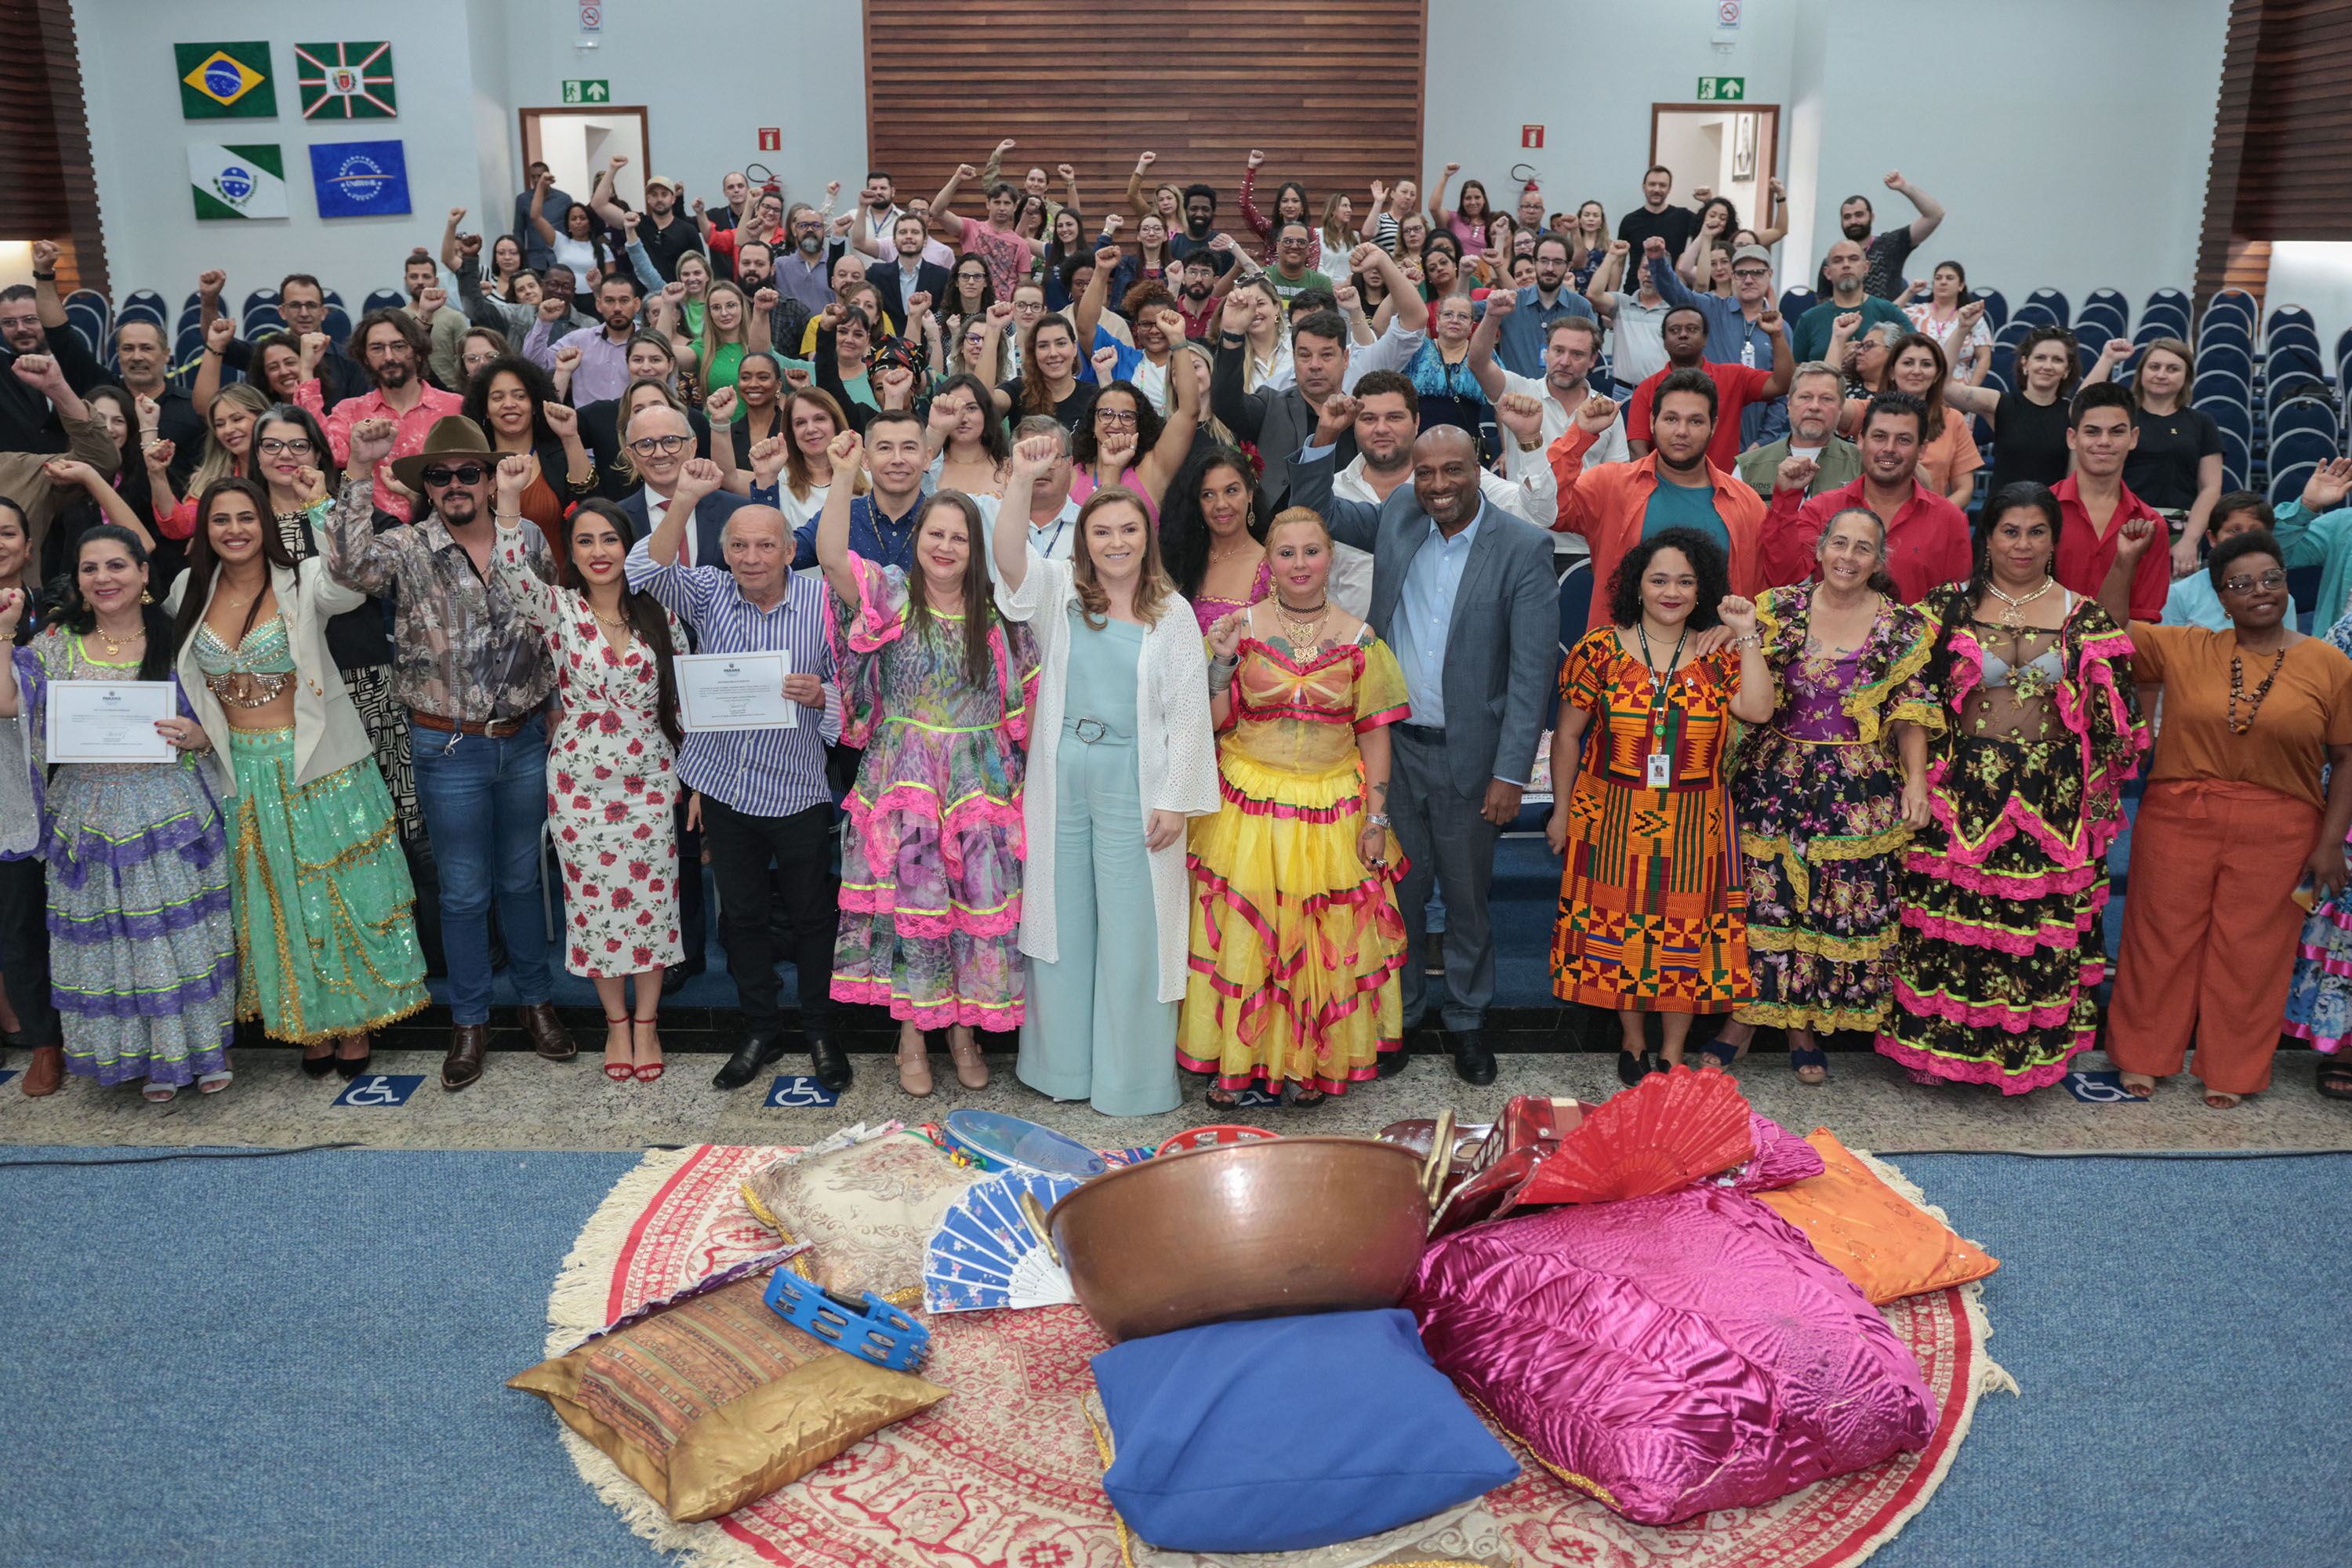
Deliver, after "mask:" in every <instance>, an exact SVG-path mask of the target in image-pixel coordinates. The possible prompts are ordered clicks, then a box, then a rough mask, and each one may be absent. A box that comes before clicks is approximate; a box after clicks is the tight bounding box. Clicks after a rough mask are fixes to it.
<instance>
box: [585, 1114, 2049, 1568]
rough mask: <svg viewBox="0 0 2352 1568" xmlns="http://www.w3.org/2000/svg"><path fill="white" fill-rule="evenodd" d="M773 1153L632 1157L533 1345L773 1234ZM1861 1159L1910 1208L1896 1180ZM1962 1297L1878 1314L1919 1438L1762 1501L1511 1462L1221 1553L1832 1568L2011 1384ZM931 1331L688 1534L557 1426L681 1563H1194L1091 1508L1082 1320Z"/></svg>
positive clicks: (1975, 1306) (958, 1322)
mask: <svg viewBox="0 0 2352 1568" xmlns="http://www.w3.org/2000/svg"><path fill="white" fill-rule="evenodd" d="M785 1152H788V1151H786V1150H783V1149H773V1148H770V1149H755V1148H731V1147H722V1146H719V1145H705V1146H703V1147H701V1148H696V1149H687V1150H677V1151H656V1152H652V1153H649V1154H647V1155H646V1158H645V1161H644V1163H642V1164H640V1165H639V1166H638V1167H637V1169H636V1170H635V1171H633V1172H631V1173H629V1174H628V1175H626V1176H624V1177H623V1178H622V1179H621V1180H620V1182H619V1183H618V1184H615V1185H614V1188H613V1191H612V1192H611V1193H610V1194H608V1195H607V1196H606V1198H605V1200H604V1204H603V1205H602V1206H601V1207H599V1208H598V1210H597V1212H596V1214H595V1215H594V1216H593V1218H592V1219H590V1221H589V1222H588V1226H587V1227H586V1228H585V1229H584V1230H583V1231H582V1232H581V1234H580V1238H579V1240H578V1242H577V1243H576V1244H575V1245H574V1247H573V1248H572V1254H571V1256H570V1257H569V1258H566V1259H565V1260H564V1267H563V1272H562V1277H561V1278H560V1279H558V1280H557V1281H556V1285H555V1289H554V1292H553V1294H552V1295H551V1297H550V1298H549V1300H548V1318H549V1322H550V1325H551V1331H550V1333H549V1335H548V1353H549V1354H550V1355H554V1354H558V1353H560V1352H562V1351H563V1350H565V1349H567V1348H569V1347H570V1346H571V1345H572V1344H574V1343H576V1342H578V1341H579V1340H580V1338H581V1337H582V1336H583V1335H584V1334H588V1333H592V1332H593V1331H595V1330H597V1329H599V1328H601V1327H602V1326H603V1325H604V1324H605V1323H607V1322H609V1321H612V1320H614V1319H615V1318H618V1317H620V1316H622V1315H623V1314H624V1313H625V1312H627V1311H629V1310H632V1309H634V1308H635V1307H637V1306H640V1305H642V1304H643V1303H645V1302H646V1301H648V1300H656V1299H658V1298H660V1297H663V1296H666V1295H667V1294H669V1293H670V1292H672V1291H675V1290H677V1289H681V1288H683V1287H685V1286H687V1285H689V1284H691V1283H693V1282H694V1281H695V1280H697V1279H701V1278H702V1277H704V1276H705V1275H708V1274H709V1273H711V1272H713V1271H714V1270H717V1269H719V1268H726V1267H728V1266H729V1265H730V1264H734V1263H739V1262H741V1261H743V1260H744V1259H746V1258H751V1257H753V1256H755V1255H757V1254H759V1253H761V1252H765V1251H768V1250H771V1249H772V1248H773V1247H775V1246H776V1245H777V1237H776V1233H775V1232H773V1231H772V1230H770V1229H769V1228H768V1227H767V1226H765V1225H763V1224H761V1222H760V1220H759V1219H757V1218H756V1217H754V1216H753V1215H752V1214H751V1211H750V1210H749V1209H748V1208H747V1207H746V1206H745V1205H744V1202H743V1197H742V1194H741V1191H740V1186H741V1184H742V1181H743V1178H744V1177H746V1176H748V1175H749V1174H751V1172H753V1171H754V1170H756V1169H758V1168H759V1167H760V1166H761V1165H763V1164H765V1163H767V1162H769V1161H770V1160H772V1159H774V1158H776V1157H777V1156H778V1155H780V1154H782V1153H785ZM1864 1158H1867V1156H1864ZM1871 1163H1872V1164H1873V1166H1874V1169H1875V1170H1876V1171H1877V1173H1878V1174H1879V1175H1881V1176H1882V1177H1884V1178H1885V1180H1886V1181H1887V1182H1888V1184H1890V1185H1892V1186H1893V1187H1895V1190H1896V1191H1898V1192H1901V1193H1903V1194H1905V1195H1906V1196H1907V1197H1909V1198H1910V1199H1911V1200H1912V1201H1913V1202H1915V1203H1917V1204H1919V1205H1921V1206H1922V1207H1927V1204H1926V1201H1925V1199H1924V1197H1922V1195H1921V1194H1919V1191H1918V1189H1917V1188H1916V1187H1915V1186H1913V1185H1912V1184H1910V1183H1909V1182H1908V1181H1906V1180H1905V1179H1904V1177H1903V1176H1902V1174H1901V1173H1899V1172H1896V1171H1895V1170H1894V1168H1893V1167H1891V1166H1888V1165H1885V1164H1884V1163H1879V1162H1875V1161H1874V1162H1871ZM1928 1212H1930V1213H1934V1214H1937V1217H1938V1218H1941V1217H1942V1215H1941V1213H1940V1212H1939V1211H1937V1210H1934V1209H1932V1208H1930V1209H1929V1211H1928ZM1981 1291H1982V1286H1981V1284H1972V1285H1967V1286H1962V1287H1960V1288H1958V1289H1950V1290H1943V1291H1937V1292H1935V1293H1933V1294H1929V1295H1925V1296H1914V1297H1909V1298H1906V1299H1905V1300H1900V1301H1896V1302H1895V1303H1893V1304H1892V1305H1890V1306H1888V1307H1886V1308H1885V1309H1884V1310H1885V1312H1886V1314H1887V1318H1888V1321H1890V1322H1891V1323H1893V1325H1894V1327H1895V1332H1896V1333H1898V1334H1899V1335H1901V1336H1902V1338H1903V1339H1904V1341H1905V1342H1906V1343H1908V1344H1909V1345H1910V1346H1911V1349H1912V1351H1913V1352H1914V1353H1915V1354H1916V1355H1917V1357H1918V1358H1919V1366H1920V1370H1921V1371H1922V1372H1923V1373H1925V1374H1926V1376H1927V1386H1928V1387H1929V1388H1930V1389H1931V1390H1932V1391H1934V1393H1935V1394H1936V1397H1937V1401H1938V1405H1939V1418H1938V1420H1937V1426H1936V1435H1935V1436H1934V1438H1933V1439H1932V1440H1931V1441H1930V1442H1929V1444H1928V1446H1927V1448H1926V1449H1924V1450H1922V1451H1921V1452H1919V1453H1916V1454H1905V1455H1901V1456H1898V1457H1897V1458H1895V1459H1893V1460H1890V1461H1888V1462H1887V1463H1885V1464H1884V1465H1880V1466H1877V1467H1875V1468H1872V1469H1868V1470H1864V1471H1862V1472H1860V1473H1859V1474H1856V1475H1851V1476H1844V1477H1841V1478H1838V1479H1834V1480H1828V1481H1823V1482H1821V1483H1820V1484H1818V1485H1816V1486H1811V1487H1808V1488H1806V1489H1804V1490H1802V1491H1800V1492H1795V1493H1792V1494H1791V1495H1790V1496H1788V1497H1785V1498H1782V1499H1781V1500H1779V1501H1778V1502H1776V1503H1773V1504H1772V1505H1770V1506H1769V1507H1767V1508H1759V1509H1743V1510H1725V1511H1719V1512H1715V1513H1709V1514H1706V1515H1703V1516H1701V1517H1700V1518H1698V1519H1696V1520H1692V1521H1687V1522H1685V1523H1683V1524H1679V1525H1674V1526H1671V1527H1666V1528H1663V1529H1661V1528H1654V1527H1651V1526H1646V1525H1638V1524H1632V1523H1628V1522H1627V1521H1624V1520H1622V1519H1619V1518H1618V1517H1617V1516H1616V1515H1614V1514H1612V1513H1611V1512H1610V1511H1609V1510H1607V1509H1605V1508H1603V1507H1602V1506H1601V1504H1600V1503H1599V1502H1597V1501H1595V1500H1592V1499H1591V1498H1589V1497H1586V1496H1584V1495H1583V1494H1582V1493H1580V1492H1578V1491H1575V1490H1573V1489H1570V1487H1569V1486H1567V1485H1566V1484H1565V1483H1563V1482H1561V1481H1559V1480H1558V1479H1555V1478H1554V1477H1553V1476H1552V1475H1551V1474H1550V1473H1549V1471H1547V1470H1545V1469H1544V1468H1542V1466H1540V1465H1539V1464H1538V1463H1536V1462H1535V1461H1534V1459H1533V1458H1532V1457H1530V1456H1528V1455H1527V1454H1526V1453H1525V1451H1524V1450H1520V1451H1519V1452H1520V1454H1521V1458H1522V1459H1523V1460H1524V1461H1525V1469H1524V1471H1523V1473H1522V1474H1521V1476H1520V1478H1519V1479H1517V1481H1515V1482H1513V1483H1512V1484H1511V1485H1509V1486H1507V1487H1505V1488H1502V1489H1499V1490H1496V1491H1494V1492H1490V1493H1488V1494H1487V1495H1486V1498H1485V1499H1484V1500H1483V1505H1484V1513H1483V1515H1480V1514H1477V1513H1476V1512H1475V1510H1474V1513H1473V1515H1472V1517H1471V1518H1470V1519H1469V1520H1468V1521H1453V1522H1452V1523H1451V1524H1449V1525H1448V1526H1447V1528H1446V1529H1444V1531H1438V1532H1437V1533H1434V1534H1433V1535H1432V1536H1430V1537H1429V1538H1428V1539H1426V1540H1425V1541H1423V1542H1419V1543H1417V1544H1415V1545H1413V1546H1411V1547H1408V1548H1406V1549H1405V1550H1403V1551H1392V1550H1381V1551H1379V1552H1376V1553H1368V1552H1365V1551H1358V1552H1354V1553H1352V1554H1349V1555H1345V1556H1339V1555H1332V1554H1329V1553H1321V1552H1317V1553H1292V1554H1288V1555H1286V1556H1274V1557H1253V1558H1249V1559H1246V1560H1243V1559H1233V1560H1231V1561H1232V1562H1234V1563H1241V1562H1244V1561H1246V1562H1247V1563H1251V1564H1258V1563H1265V1564H1269V1565H1271V1564H1287V1565H1293V1568H1371V1565H1373V1564H1377V1563H1387V1564H1402V1563H1414V1564H1415V1565H1416V1568H1449V1565H1453V1564H1460V1565H1463V1568H1486V1565H1487V1564H1493V1563H1519V1564H1525V1565H1527V1568H1570V1565H1574V1568H1591V1565H1593V1564H1608V1565H1610V1568H1669V1565H1671V1568H1738V1565H1745V1564H1753V1563H1771V1564H1773V1565H1774V1568H1846V1565H1848V1564H1851V1563H1860V1562H1861V1561H1863V1560H1864V1558H1866V1557H1868V1556H1869V1555H1870V1554H1871V1553H1872V1552H1874V1551H1876V1550H1877V1549H1878V1548H1879V1547H1880V1546H1881V1545H1883V1544H1885V1542H1887V1541H1889V1540H1892V1539H1893V1538H1894V1536H1895V1533H1896V1532H1897V1531H1900V1530H1901V1529H1902V1528H1903V1526H1904V1523H1905V1522H1906V1521H1908V1520H1909V1519H1910V1518H1911V1517H1912V1516H1913V1515H1914V1514H1916V1513H1917V1512H1918V1511H1919V1510H1920V1509H1922V1508H1924V1507H1925V1506H1926V1505H1927V1501H1928V1500H1929V1499H1930V1498H1931V1497H1932V1496H1933V1495H1934V1494H1935V1491H1936V1489H1937V1486H1938V1485H1939V1484H1940V1483H1941V1482H1942V1480H1943V1478H1944V1474H1945V1472H1946V1471H1947V1470H1948V1468H1950V1466H1951V1462H1952V1458H1953V1456H1954V1455H1955V1454H1956V1453H1957V1452H1958V1449H1959V1446H1960V1443H1961V1440H1962V1439H1963V1438H1965V1437H1966V1436H1968V1431H1969V1423H1970V1421H1971V1420H1972V1419H1973V1418H1974V1415H1975V1412H1976V1404H1977V1398H1978V1396H1979V1394H1983V1393H1986V1392H1988V1391H1990V1390H1993V1389H2002V1388H2005V1389H2007V1390H2008V1391H2010V1392H2011V1393H2015V1392H2016V1384H2014V1383H2012V1382H2011V1380H2010V1378H2009V1375H2008V1374H2007V1373H2004V1372H2002V1371H2001V1369H2000V1367H1999V1366H1998V1365H1997V1364H1995V1363H1994V1362H1993V1360H1992V1358H1991V1356H1990V1354H1988V1353H1987V1352H1986V1348H1985V1341H1986V1337H1987V1334H1988V1333H1989V1328H1988V1325H1987V1323H1986V1320H1985V1313H1984V1308H1983V1305H1982V1302H1981V1300H1980V1299H1979V1298H1980V1293H1981ZM928 1321H929V1325H930V1328H931V1354H930V1359H929V1363H927V1364H926V1365H925V1367H924V1368H923V1375H924V1376H925V1377H927V1378H929V1380H931V1381H932V1382H934V1383H938V1384H943V1385H945V1386H946V1387H948V1388H950V1389H951V1390H953V1391H954V1392H953V1394H952V1395H951V1396H950V1398H948V1399H946V1400H944V1401H942V1402H941V1403H940V1404H939V1405H935V1406H933V1407H932V1408H931V1409H929V1410H928V1411H925V1412H924V1413H922V1414H921V1415H917V1416H914V1417H912V1418H911V1419H909V1420H907V1421H904V1422H901V1423H899V1424H898V1425H897V1426H889V1427H886V1428H885V1429H883V1430H882V1431H880V1432H878V1433H877V1434H875V1435H874V1436H872V1437H870V1438H868V1439H866V1441H865V1442H863V1443H860V1444H858V1445H857V1446H856V1447H853V1448H851V1449H850V1450H849V1451H848V1452H846V1453H845V1454H843V1455H842V1456H841V1457H840V1458H836V1459H835V1460H834V1461H833V1462H832V1463H831V1464H828V1465H826V1466H824V1468H821V1469H818V1470H815V1471H814V1472H812V1473H811V1474H809V1475H807V1476H805V1477H803V1479H800V1480H798V1481H795V1482H793V1483H792V1484H791V1485H789V1486H786V1487H784V1488H782V1489H780V1490H777V1491H775V1492H772V1493H771V1494H770V1495H769V1496H767V1497H765V1498H762V1499H761V1500H759V1501H758V1502H755V1503H752V1504H751V1505H750V1506H749V1507H746V1508H742V1509H739V1510H736V1511H735V1512H733V1513H731V1514H729V1515H727V1516H726V1517H724V1518H722V1519H718V1520H713V1521H709V1522H707V1523H702V1524H688V1525H680V1524H676V1523H673V1522H672V1521H670V1519H669V1517H668V1515H667V1513H665V1512H664V1511H663V1510H662V1509H661V1507H660V1505H658V1504H657V1503H656V1502H655V1501H654V1500H653V1499H652V1498H651V1497H649V1496H648V1495H647V1494H646V1492H645V1490H644V1489H642V1488H640V1487H638V1486H637V1485H636V1483H635V1482H634V1481H631V1480H630V1479H628V1478H627V1477H625V1476H624V1475H623V1474H622V1473H621V1471H620V1469H619V1468H618V1467H616V1466H615V1465H614V1463H613V1462H612V1461H611V1460H610V1459H608V1458H605V1457H604V1455H603V1454H602V1453H599V1452H598V1451H597V1450H596V1449H595V1448H593V1447H591V1446H590V1445H589V1444H588V1443H587V1442H585V1441H584V1440H583V1439H582V1438H581V1437H579V1436H576V1435H574V1434H573V1433H572V1431H571V1430H570V1429H568V1428H564V1427H562V1424H561V1423H560V1422H559V1423H558V1428H559V1430H560V1432H561V1434H562V1439H563V1443H564V1446H565V1447H566V1448H568V1449H569V1450H570V1451H571V1454H572V1461H573V1463H575V1464H576V1465H577V1466H578V1467H579V1468H580V1473H581V1475H582V1476H583V1478H584V1479H586V1480H587V1481H588V1483H589V1484H590V1485H591V1486H593V1487H594V1488H595V1489H596V1492H597V1495H598V1496H599V1497H600V1498H602V1499H603V1500H604V1501H606V1502H607V1503H610V1504H611V1505H612V1506H613V1507H614V1509H615V1510H618V1511H619V1512H620V1514H621V1517H622V1518H623V1519H624V1520H625V1521H626V1522H627V1523H628V1525H629V1526H630V1528H631V1529H633V1530H634V1531H636V1532H637V1533H638V1534H639V1535H641V1536H643V1537H645V1538H646V1540H648V1541H650V1542H653V1543H654V1544H655V1545H656V1546H657V1547H659V1548H661V1549H662V1550H664V1551H669V1552H682V1553H684V1554H685V1555H684V1557H683V1558H682V1560H681V1562H682V1568H756V1565H762V1564H782V1565H783V1568H940V1565H942V1564H955V1565H958V1568H1152V1565H1157V1564H1162V1563H1168V1564H1172V1563H1178V1562H1183V1563H1205V1562H1207V1561H1210V1560H1206V1559H1198V1558H1190V1557H1181V1556H1180V1555H1179V1554H1175V1553H1160V1552H1154V1551H1153V1550H1152V1549H1150V1548H1149V1547H1147V1546H1145V1545H1144V1544H1143V1543H1142V1542H1138V1541H1136V1540H1134V1539H1133V1538H1132V1537H1131V1536H1129V1535H1128V1534H1127V1533H1126V1532H1125V1531H1123V1530H1122V1529H1121V1527H1120V1525H1119V1522H1118V1517H1117V1515H1116V1514H1115V1513H1114V1512H1113V1511H1112V1510H1111V1506H1110V1503H1109V1500H1108V1499H1107V1498H1106V1497H1105V1496H1104V1495H1103V1490H1102V1486H1101V1477H1102V1460H1101V1457H1100V1454H1099V1452H1098V1450H1097V1447H1096V1444H1095V1441H1094V1438H1093V1436H1092V1435H1091V1433H1090V1430H1089V1427H1088V1424H1087V1415H1086V1413H1085V1405H1086V1402H1087V1396H1088V1395H1089V1394H1092V1393H1093V1391H1094V1377H1093V1373H1091V1372H1090V1371H1089V1369H1088V1366H1087V1362H1088V1359H1089V1358H1090V1357H1092V1356H1093V1355H1094V1354H1095V1352H1097V1351H1100V1350H1102V1349H1103V1348H1104V1347H1105V1344H1106V1343H1107V1342H1106V1341H1105V1340H1104V1339H1103V1338H1102V1336H1101V1334H1100V1333H1099V1331H1097V1330H1096V1328H1095V1326H1094V1325H1093V1324H1092V1323H1091V1322H1089V1321H1087V1317H1086V1315H1085V1314H1084V1313H1083V1312H1081V1311H1080V1310H1078V1309H1076V1307H1047V1308H1039V1309H1034V1310H1024V1311H1002V1312H965V1313H956V1314H949V1315H942V1316H938V1317H933V1318H931V1319H929V1320H928ZM549 1419H551V1420H553V1419H554V1417H553V1416H552V1415H551V1416H550V1417H549Z"/></svg>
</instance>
